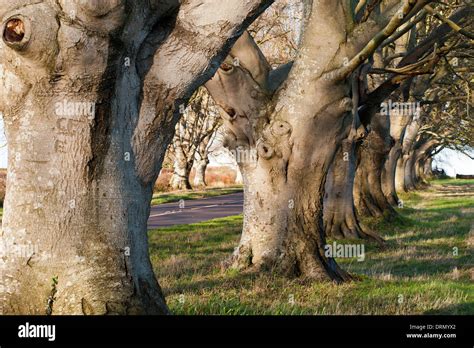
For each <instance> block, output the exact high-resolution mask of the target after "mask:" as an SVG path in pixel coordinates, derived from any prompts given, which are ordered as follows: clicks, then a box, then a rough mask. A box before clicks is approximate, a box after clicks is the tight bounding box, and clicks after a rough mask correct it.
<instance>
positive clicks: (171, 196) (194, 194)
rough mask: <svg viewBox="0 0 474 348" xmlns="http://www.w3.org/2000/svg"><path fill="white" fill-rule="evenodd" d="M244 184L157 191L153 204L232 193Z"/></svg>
mask: <svg viewBox="0 0 474 348" xmlns="http://www.w3.org/2000/svg"><path fill="white" fill-rule="evenodd" d="M242 191H243V188H242V186H232V187H224V188H221V187H215V188H208V189H205V190H196V191H193V190H189V191H179V192H166V193H156V194H154V195H153V199H152V201H151V205H158V204H163V203H172V202H179V201H180V200H182V199H184V200H192V199H201V198H208V197H216V196H221V195H227V194H230V193H237V192H242Z"/></svg>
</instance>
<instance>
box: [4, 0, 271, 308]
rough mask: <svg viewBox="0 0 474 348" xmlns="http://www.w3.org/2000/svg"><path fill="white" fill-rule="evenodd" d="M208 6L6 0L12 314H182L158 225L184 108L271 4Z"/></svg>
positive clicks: (8, 293) (8, 291) (7, 245)
mask: <svg viewBox="0 0 474 348" xmlns="http://www.w3.org/2000/svg"><path fill="white" fill-rule="evenodd" d="M197 3H198V2H196V1H190V2H187V3H185V4H182V5H181V7H180V8H179V11H178V8H177V7H176V6H177V4H174V3H172V2H170V3H162V2H158V1H150V2H135V1H113V2H95V1H94V2H72V1H71V2H66V1H58V2H37V1H23V2H22V4H21V6H20V5H18V4H11V3H10V2H7V1H3V0H2V1H0V18H1V22H2V23H5V21H9V20H10V19H15V20H19V21H21V22H22V23H23V24H24V29H23V30H24V32H23V33H21V32H19V34H21V35H17V36H13V35H7V34H6V33H5V30H7V29H6V27H5V26H4V25H2V27H1V28H2V39H0V64H2V69H0V70H1V71H2V74H1V75H0V80H1V82H2V83H1V84H0V89H1V91H0V111H1V112H2V113H3V114H4V120H5V130H6V135H7V139H8V143H9V158H8V179H7V180H8V184H7V195H6V201H5V213H4V216H3V229H2V232H1V234H0V246H1V251H2V257H1V259H0V289H1V291H0V314H145V313H147V314H165V313H168V309H167V307H166V304H165V300H164V297H163V294H162V292H161V289H160V287H159V285H158V282H157V281H156V279H155V276H154V274H153V270H152V266H151V263H150V260H149V257H148V244H147V219H148V215H149V212H150V200H151V197H152V187H153V183H154V180H155V179H156V177H157V175H158V172H159V169H160V167H161V162H162V160H163V156H164V152H165V150H166V148H167V145H168V144H169V142H170V140H171V137H170V134H173V132H172V130H173V129H174V126H175V124H176V121H177V119H178V116H179V112H178V111H177V110H178V106H179V105H180V104H181V103H183V102H185V101H186V100H187V98H189V96H190V94H191V93H192V92H193V91H194V90H195V89H196V88H197V87H198V86H199V85H200V84H202V83H203V82H204V81H205V80H206V79H208V78H210V77H211V76H212V75H213V70H212V69H213V66H214V69H215V65H216V64H217V65H218V64H219V62H220V60H221V59H223V58H224V57H225V56H226V55H227V52H228V49H229V46H230V45H231V44H232V43H233V41H234V40H235V39H236V37H238V35H239V34H240V32H241V31H242V28H243V26H244V25H246V24H248V23H249V22H251V21H252V20H253V19H254V18H255V17H256V16H257V15H258V14H259V13H260V12H261V11H262V10H263V9H264V8H265V6H266V5H268V3H269V2H268V1H248V2H246V3H245V4H242V3H241V2H240V1H228V2H226V4H225V6H224V8H219V11H217V10H215V9H214V8H215V5H214V3H213V2H210V1H199V5H200V6H197ZM158 5H160V6H158ZM173 6H174V7H173ZM165 14H166V16H165ZM12 16H13V17H12ZM159 20H160V25H158V26H155V25H154V24H155V23H156V22H157V21H159ZM223 22H225V23H226V26H225V30H224V29H223V28H222V23H223ZM175 28H178V29H179V30H174V29H175ZM183 29H186V30H185V31H183ZM191 42H193V43H194V42H198V43H199V44H191ZM137 62H139V63H140V64H137ZM176 67H179V68H180V69H182V71H185V72H186V74H181V73H177V72H178V70H177V68H176Z"/></svg>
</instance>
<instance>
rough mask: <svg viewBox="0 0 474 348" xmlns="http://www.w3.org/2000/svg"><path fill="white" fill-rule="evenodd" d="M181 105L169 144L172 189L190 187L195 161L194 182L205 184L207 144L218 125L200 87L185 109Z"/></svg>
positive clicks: (217, 120)
mask: <svg viewBox="0 0 474 348" xmlns="http://www.w3.org/2000/svg"><path fill="white" fill-rule="evenodd" d="M181 109H182V110H183V116H182V117H181V119H180V120H179V122H178V124H177V125H176V131H175V135H174V137H173V140H172V143H171V146H170V148H169V152H170V153H169V155H170V157H173V159H174V161H173V176H172V177H171V180H170V186H171V187H172V188H173V189H176V190H187V189H191V188H192V186H191V182H190V175H191V169H192V168H193V166H194V164H196V176H195V181H194V186H196V187H198V186H205V172H206V168H207V165H208V163H209V159H208V154H209V146H210V145H211V144H210V143H211V140H212V139H213V136H214V134H215V132H216V130H217V128H218V126H219V117H218V114H217V111H215V110H214V109H213V105H212V101H211V100H210V97H209V95H208V94H207V92H206V90H205V89H204V88H200V89H198V91H196V93H195V94H194V95H193V97H192V98H191V100H190V102H189V105H188V107H187V108H186V109H184V105H183V106H182V107H181ZM196 159H197V161H196V162H195V160H196Z"/></svg>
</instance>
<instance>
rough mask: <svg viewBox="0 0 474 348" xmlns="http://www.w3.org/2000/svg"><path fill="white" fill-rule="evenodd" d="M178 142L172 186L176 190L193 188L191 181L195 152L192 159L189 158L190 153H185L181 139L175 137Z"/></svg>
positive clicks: (175, 147)
mask: <svg viewBox="0 0 474 348" xmlns="http://www.w3.org/2000/svg"><path fill="white" fill-rule="evenodd" d="M174 141H175V142H176V144H173V147H174V157H175V159H174V163H173V176H172V177H171V179H170V186H171V188H173V189H174V190H191V189H192V186H191V183H190V181H189V176H190V175H191V169H192V167H193V164H194V152H193V154H192V158H193V159H192V160H190V159H189V157H188V155H187V154H185V153H184V151H183V149H182V147H181V145H180V141H179V140H177V139H175V140H174Z"/></svg>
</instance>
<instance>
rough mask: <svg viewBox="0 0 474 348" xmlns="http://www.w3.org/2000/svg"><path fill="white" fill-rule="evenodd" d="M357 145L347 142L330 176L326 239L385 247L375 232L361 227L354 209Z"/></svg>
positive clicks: (325, 204) (347, 140)
mask: <svg viewBox="0 0 474 348" xmlns="http://www.w3.org/2000/svg"><path fill="white" fill-rule="evenodd" d="M355 146H356V145H355V143H354V142H353V141H351V140H350V139H346V140H344V141H343V143H342V146H341V148H340V150H339V151H338V152H337V155H336V157H335V159H334V161H333V164H332V166H331V169H330V170H329V172H328V178H327V180H326V187H325V192H326V194H325V199H324V214H323V216H324V229H325V231H326V235H327V236H329V237H333V238H336V239H345V238H349V239H350V238H361V239H368V240H373V241H376V242H378V243H379V244H383V240H382V238H381V237H379V236H378V235H377V234H376V233H375V232H372V231H370V230H369V229H368V228H367V227H364V226H362V224H361V223H360V221H359V219H358V217H357V215H356V211H355V205H354V196H353V188H354V179H355V171H356V168H355V166H356V163H355Z"/></svg>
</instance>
